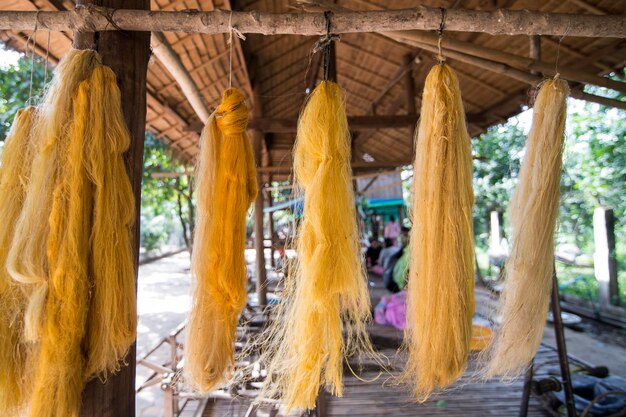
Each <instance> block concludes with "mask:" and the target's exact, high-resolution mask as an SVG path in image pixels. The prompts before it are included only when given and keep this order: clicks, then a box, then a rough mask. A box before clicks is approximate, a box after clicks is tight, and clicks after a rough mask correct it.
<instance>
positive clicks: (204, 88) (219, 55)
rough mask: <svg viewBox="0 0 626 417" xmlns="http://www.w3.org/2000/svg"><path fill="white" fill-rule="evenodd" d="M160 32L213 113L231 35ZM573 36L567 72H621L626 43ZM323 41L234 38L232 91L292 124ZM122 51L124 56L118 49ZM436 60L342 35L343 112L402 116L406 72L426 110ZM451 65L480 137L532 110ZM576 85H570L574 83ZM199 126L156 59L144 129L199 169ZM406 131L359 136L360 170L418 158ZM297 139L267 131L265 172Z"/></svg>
mask: <svg viewBox="0 0 626 417" xmlns="http://www.w3.org/2000/svg"><path fill="white" fill-rule="evenodd" d="M230 3H231V2H229V1H228V0H177V1H164V0H152V9H154V10H184V9H201V10H213V9H215V8H219V9H230V7H231V4H230ZM233 3H234V2H233ZM336 3H337V5H338V6H340V7H343V8H348V9H353V10H371V9H380V8H398V9H399V8H408V7H414V6H415V5H416V4H415V3H416V2H412V1H408V0H398V1H393V2H389V1H383V0H339V1H338V2H336ZM419 3H420V4H426V5H430V6H434V7H446V8H454V7H462V8H465V9H476V10H493V9H496V8H509V9H530V10H540V11H547V12H564V13H581V14H583V13H586V14H600V13H607V14H620V13H625V12H626V0H567V1H565V0H551V1H544V0H429V1H424V2H419ZM289 4H290V2H289V1H278V0H240V1H237V2H236V4H235V5H234V6H235V9H237V10H261V11H271V12H285V11H290V9H289ZM72 7H73V2H72V1H70V0H32V1H28V0H8V1H3V2H2V3H0V9H4V10H37V9H40V10H59V9H70V8H72ZM29 35H30V33H27V32H17V31H4V32H0V39H2V40H4V41H5V42H6V43H7V44H8V45H9V46H11V47H13V48H16V49H19V50H22V51H24V50H25V47H26V39H27V38H28V36H29ZM165 35H166V38H167V41H168V42H169V43H170V44H171V46H172V48H173V50H174V51H175V52H176V54H177V55H178V56H179V57H180V61H182V63H183V65H184V67H185V69H186V70H187V72H188V73H189V74H190V75H191V77H192V78H193V80H194V81H195V84H196V85H197V87H198V89H199V91H200V94H201V95H202V97H203V98H204V100H205V102H206V103H207V104H208V106H209V108H214V107H215V106H216V105H217V103H218V102H219V100H220V95H221V92H222V91H223V90H224V89H225V88H227V86H228V78H229V77H228V74H229V46H228V44H227V40H228V35H223V34H222V35H204V34H186V33H166V34H165ZM575 35H576V34H575V33H571V34H568V35H567V36H566V37H565V38H563V39H562V42H561V47H560V52H559V66H560V67H564V68H565V67H567V68H570V69H572V70H580V71H583V72H585V73H592V74H597V75H602V74H607V73H609V72H612V71H614V70H616V69H619V68H623V67H624V66H625V65H626V40H624V39H613V38H578V37H576V36H575ZM446 36H447V37H449V38H454V39H459V40H463V41H466V42H471V43H472V44H475V45H480V46H486V47H489V48H493V49H497V50H501V51H506V52H509V53H513V54H516V55H519V56H524V57H528V56H529V48H530V41H529V37H528V36H490V35H486V34H480V33H447V34H446ZM50 39H51V43H50V50H49V55H50V61H51V62H56V61H58V60H59V59H60V58H62V56H63V54H64V53H65V52H66V51H67V49H68V48H69V47H70V45H71V40H72V33H52V34H51V38H50ZM47 40H48V33H47V32H44V31H39V32H38V33H37V37H36V43H37V48H36V51H37V52H38V53H39V54H42V55H45V50H46V44H47ZM316 40H317V38H314V37H305V36H293V35H292V36H289V35H277V36H263V35H253V34H251V35H248V36H247V38H246V40H245V41H240V40H239V39H235V41H234V49H233V58H232V59H233V63H232V68H233V75H232V84H233V86H235V87H238V88H240V89H241V90H243V91H244V92H245V93H246V95H247V96H248V99H249V102H250V103H252V100H251V96H252V85H253V84H255V85H256V88H257V91H258V96H259V103H256V105H257V106H260V108H261V110H260V111H261V114H262V115H263V117H264V118H280V119H295V118H297V115H298V113H299V110H300V108H301V106H302V103H303V101H304V99H305V97H306V90H307V88H311V87H312V86H313V85H314V82H315V80H318V81H319V79H320V78H321V68H320V67H321V66H320V64H319V62H320V60H319V59H318V58H317V56H313V57H311V55H310V54H311V50H312V48H313V45H314V43H315V42H316ZM558 45H559V39H558V38H556V37H550V36H543V37H542V39H541V53H542V60H543V61H544V62H548V63H554V61H555V59H556V56H557V48H558ZM120 47H121V48H123V45H120ZM318 55H319V54H318ZM407 57H408V58H407ZM411 58H414V59H412V60H411ZM407 62H410V63H409V64H407ZM435 62H436V61H435V54H434V53H433V52H429V51H426V50H423V49H419V48H416V47H414V46H410V45H407V44H406V43H400V42H397V41H394V40H392V39H390V38H389V37H386V36H383V35H381V34H375V33H357V34H344V35H342V36H341V40H340V42H338V43H337V46H336V69H337V78H338V82H339V84H340V85H341V86H342V87H343V89H344V91H345V97H346V105H347V110H348V114H349V115H351V116H367V115H373V114H374V113H373V107H375V114H376V115H403V114H406V112H407V103H408V100H407V88H406V85H407V83H406V78H405V77H404V76H403V75H402V74H403V72H405V70H409V71H411V74H412V76H413V80H414V84H415V90H416V91H415V94H414V97H415V100H416V105H417V109H418V110H419V104H420V96H421V86H422V85H423V81H424V78H425V76H426V74H427V72H428V70H429V69H430V67H431V66H432V65H433V64H434V63H435ZM448 62H449V63H450V64H451V65H452V66H453V67H454V68H455V69H456V70H457V72H458V74H459V78H460V81H461V89H462V93H463V101H464V104H465V110H466V112H467V114H468V118H469V121H470V131H471V133H472V134H473V135H476V134H478V133H480V132H482V131H484V130H485V129H486V128H488V127H489V126H491V125H493V124H496V123H500V122H502V121H504V120H506V118H508V117H509V116H511V115H514V114H516V113H518V112H519V111H520V109H521V107H522V106H524V105H526V104H527V103H528V102H529V92H530V91H531V88H530V86H529V85H528V84H526V83H523V82H520V81H519V80H515V79H513V78H510V77H508V76H506V75H503V74H500V73H496V72H490V71H486V70H485V69H483V68H479V67H477V66H472V65H469V64H468V63H464V62H460V61H458V60H455V59H452V58H448ZM546 75H552V74H546ZM251 80H252V81H251ZM572 85H573V87H574V88H576V86H577V85H576V84H572ZM373 105H374V106H373ZM202 122H203V121H202V120H200V119H199V117H198V116H197V114H196V112H194V109H193V108H192V106H191V105H190V104H189V101H188V99H187V97H186V96H185V94H184V93H183V91H182V90H181V88H180V86H179V83H178V82H177V80H175V79H174V78H173V77H172V75H171V74H170V72H169V71H168V70H167V69H166V67H165V66H164V65H163V63H162V62H161V61H160V60H159V59H157V58H156V57H155V56H153V57H152V59H151V60H150V65H149V69H148V113H147V127H148V129H149V130H150V131H151V132H153V133H154V134H155V135H157V136H158V137H159V138H161V139H163V140H164V141H166V142H167V143H169V144H170V146H171V147H172V149H174V150H175V152H176V153H177V154H178V155H179V157H180V158H181V159H183V160H187V161H193V160H194V158H195V155H196V153H197V151H198V130H199V128H200V127H201V126H202ZM404 126H407V124H406V123H405V124H404ZM287 130H288V129H287ZM410 130H411V128H410V127H401V128H385V129H370V130H360V131H358V132H355V136H354V142H353V149H354V154H355V155H354V158H355V159H354V160H355V161H359V163H361V164H365V163H367V162H368V161H374V162H371V164H372V166H382V165H385V164H388V165H390V166H394V165H401V164H405V163H406V162H408V161H410V160H411V154H412V148H413V140H412V137H411V134H410ZM294 137H295V134H294V133H293V132H284V131H283V132H279V133H267V134H266V136H265V139H266V140H265V143H266V149H265V150H264V160H265V164H266V165H270V166H274V167H276V166H280V167H283V166H284V167H286V168H287V167H289V166H290V165H291V147H292V144H293V141H294Z"/></svg>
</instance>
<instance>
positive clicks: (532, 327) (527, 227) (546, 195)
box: [485, 78, 569, 377]
mask: <svg viewBox="0 0 626 417" xmlns="http://www.w3.org/2000/svg"><path fill="white" fill-rule="evenodd" d="M568 94H569V87H568V86H567V83H566V82H565V81H563V80H560V79H558V78H555V79H553V80H548V81H545V82H544V83H543V84H542V86H541V89H540V90H539V93H538V95H537V99H536V101H535V106H534V107H533V123H532V127H531V129H530V133H529V135H528V140H527V141H526V147H527V149H526V154H525V156H524V160H523V162H522V167H521V170H520V174H519V182H518V185H517V187H516V189H515V191H514V193H513V197H512V198H511V202H510V204H509V219H510V222H511V227H512V234H511V240H512V248H511V254H510V255H509V258H508V259H507V261H506V269H505V271H506V280H505V287H504V292H503V294H502V299H501V301H500V316H501V317H502V323H501V325H500V328H499V330H498V332H497V334H496V338H495V339H494V341H493V345H492V346H491V347H490V349H489V351H488V352H487V354H488V355H489V356H490V362H489V363H488V365H487V368H486V370H485V372H486V375H487V376H504V377H514V376H517V375H519V374H520V373H522V372H524V371H525V370H526V368H527V367H528V365H529V364H530V362H531V361H532V359H533V357H534V356H535V353H536V352H537V349H538V348H539V344H540V343H541V339H542V338H543V328H544V325H545V321H546V315H547V314H548V306H549V300H550V291H551V286H552V273H553V268H554V228H555V225H556V219H557V215H558V211H559V195H560V183H561V165H562V154H563V141H564V137H565V135H564V131H565V117H566V98H567V96H568Z"/></svg>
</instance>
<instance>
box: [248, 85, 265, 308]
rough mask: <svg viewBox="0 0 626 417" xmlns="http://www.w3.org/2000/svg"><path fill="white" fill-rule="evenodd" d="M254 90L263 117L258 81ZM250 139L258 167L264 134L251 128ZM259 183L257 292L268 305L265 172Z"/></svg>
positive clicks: (256, 112)
mask: <svg viewBox="0 0 626 417" xmlns="http://www.w3.org/2000/svg"><path fill="white" fill-rule="evenodd" d="M252 92H253V94H254V97H253V99H254V104H253V106H254V107H253V108H252V115H253V116H254V117H261V115H262V110H261V97H260V91H259V83H258V81H257V82H256V83H255V84H254V85H253V87H252ZM250 140H251V141H252V149H254V159H255V161H256V164H257V167H259V166H261V165H262V164H263V141H264V140H265V138H264V134H263V132H262V131H261V130H259V129H251V130H250ZM257 184H258V186H259V193H258V195H257V198H256V200H255V201H254V249H255V250H256V292H257V296H258V298H259V305H260V306H263V307H264V306H265V305H267V287H266V282H267V271H266V270H265V243H264V239H263V235H264V231H263V206H264V205H265V204H264V203H265V195H264V194H263V173H262V172H258V174H257Z"/></svg>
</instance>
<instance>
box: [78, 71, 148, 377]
mask: <svg viewBox="0 0 626 417" xmlns="http://www.w3.org/2000/svg"><path fill="white" fill-rule="evenodd" d="M90 90H91V94H90V106H91V107H90V112H89V129H90V130H89V141H88V143H87V146H86V150H85V161H86V163H85V165H86V169H87V173H88V175H89V179H90V180H91V183H92V184H93V221H92V222H91V224H90V228H91V235H90V240H89V243H90V252H89V276H90V277H91V281H92V282H91V292H92V294H91V299H90V305H89V318H88V329H87V330H88V333H87V341H86V343H85V344H86V350H87V352H88V362H87V367H86V369H85V376H87V377H88V376H91V375H97V374H98V375H100V376H101V377H103V378H106V376H107V374H108V373H109V372H117V371H118V370H119V368H120V361H121V360H123V358H124V357H125V356H126V353H127V352H128V349H129V348H130V346H131V345H132V343H133V342H134V340H135V337H136V327H137V308H136V304H137V303H136V294H135V267H134V260H133V255H132V245H131V228H132V225H133V223H134V220H135V198H134V195H133V190H132V187H131V184H130V180H129V179H128V175H127V174H126V167H125V164H124V159H123V154H124V152H126V150H127V149H128V147H129V146H130V133H129V131H128V128H127V126H126V122H125V120H124V115H123V114H122V108H121V94H120V90H119V87H118V86H117V79H116V76H115V73H114V72H113V70H111V68H109V67H107V66H104V65H100V66H97V67H96V68H95V69H94V70H93V74H92V76H91V83H90Z"/></svg>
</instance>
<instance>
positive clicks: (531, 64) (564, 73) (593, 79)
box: [385, 31, 626, 93]
mask: <svg viewBox="0 0 626 417" xmlns="http://www.w3.org/2000/svg"><path fill="white" fill-rule="evenodd" d="M385 35H386V36H389V37H391V38H393V39H396V40H397V41H399V42H409V43H412V44H413V42H415V46H418V47H420V45H422V44H428V45H437V42H438V40H439V37H438V36H437V34H435V33H427V32H418V31H410V32H394V33H386V34H385ZM441 47H442V48H444V49H446V50H454V51H458V52H462V53H465V54H468V55H473V56H477V57H480V58H485V59H489V60H492V61H497V62H501V63H504V64H507V65H512V66H516V67H521V68H523V69H527V70H529V71H537V72H542V73H544V74H546V75H553V74H554V64H552V63H547V62H542V61H539V60H535V59H533V58H530V57H523V56H520V55H515V54H511V53H509V52H504V51H501V50H497V49H492V48H487V47H484V46H480V45H476V44H473V43H470V42H464V41H460V40H457V39H454V38H450V37H446V36H444V37H443V39H442V42H441ZM559 73H560V74H561V77H562V78H564V79H567V80H569V81H578V82H581V83H585V84H592V85H597V86H599V87H605V88H610V89H612V90H615V91H619V92H621V93H626V83H624V82H621V81H616V80H612V79H610V78H606V77H602V76H599V75H596V74H593V73H588V72H585V71H580V70H575V69H571V68H568V67H566V66H562V65H559Z"/></svg>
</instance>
